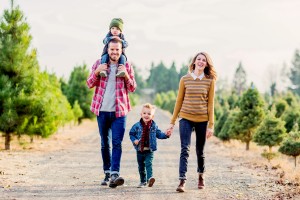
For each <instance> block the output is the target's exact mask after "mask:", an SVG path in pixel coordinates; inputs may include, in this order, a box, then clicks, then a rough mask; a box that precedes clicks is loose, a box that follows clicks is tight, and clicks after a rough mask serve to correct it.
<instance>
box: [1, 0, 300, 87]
mask: <svg viewBox="0 0 300 200" xmlns="http://www.w3.org/2000/svg"><path fill="white" fill-rule="evenodd" d="M15 5H19V6H20V8H21V10H22V11H23V12H24V14H25V16H26V20H27V22H28V23H29V25H30V27H31V29H30V33H31V35H32V37H33V40H32V47H33V48H36V49H37V51H38V60H39V63H40V66H41V69H42V70H45V69H47V71H49V72H51V73H53V72H54V73H56V74H57V75H58V76H59V77H62V76H63V77H65V78H66V79H67V78H68V77H69V75H70V73H71V71H72V70H73V68H74V67H75V66H78V65H82V64H84V63H85V64H86V65H87V66H88V68H89V69H90V68H91V66H92V65H93V64H94V62H95V61H96V60H97V59H99V58H100V56H101V53H102V50H103V44H102V40H103V38H104V37H105V35H106V34H107V32H108V31H109V23H110V21H111V19H112V18H122V19H123V21H124V30H123V34H124V35H125V38H126V40H127V41H128V44H129V46H128V47H127V49H126V55H127V57H128V59H129V60H130V61H131V62H132V63H133V64H134V65H135V66H136V67H137V68H138V69H139V72H140V74H141V75H142V76H143V77H144V78H147V76H148V75H149V73H148V72H149V69H150V67H151V63H154V64H155V65H156V64H159V63H160V62H161V61H162V62H163V63H164V64H165V65H166V66H167V67H169V66H171V64H172V62H173V61H174V62H175V64H176V66H177V67H178V70H179V68H180V67H181V66H182V65H183V64H185V65H187V64H188V61H189V59H190V58H192V57H193V56H194V55H195V54H196V53H198V52H201V51H205V52H207V53H208V54H209V55H210V56H211V58H212V60H213V62H214V66H215V68H216V71H217V73H218V77H219V78H221V79H227V80H228V82H229V84H231V82H232V78H233V76H234V73H235V70H236V68H237V67H238V64H239V63H240V62H241V63H242V65H243V67H244V69H245V70H246V73H247V76H248V77H247V80H248V82H249V83H250V82H254V84H255V85H256V86H257V88H258V89H259V90H261V91H265V90H267V89H268V88H269V86H270V84H271V80H272V81H274V80H278V79H280V77H282V74H281V69H282V68H283V66H284V65H285V66H287V67H290V66H291V62H292V59H293V56H294V53H295V50H296V49H300V37H299V36H300V26H299V20H300V12H299V8H300V1H298V0H251V1H246V0H244V1H242V0H226V1H225V0H209V1H207V0H206V1H203V0H185V1H183V0H126V1H125V0H113V1H112V0H101V1H100V0H51V1H50V0H49V1H45V0H44V1H41V0H15ZM9 7H10V1H9V0H0V13H1V16H2V15H3V9H8V8H9ZM297 24H298V25H297ZM280 75H281V76H280ZM166 78H167V77H166ZM279 87H280V85H279Z"/></svg>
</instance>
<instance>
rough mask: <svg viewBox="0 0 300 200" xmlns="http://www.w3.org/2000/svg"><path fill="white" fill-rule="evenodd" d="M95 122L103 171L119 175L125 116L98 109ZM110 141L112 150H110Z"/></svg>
mask: <svg viewBox="0 0 300 200" xmlns="http://www.w3.org/2000/svg"><path fill="white" fill-rule="evenodd" d="M97 122H98V128H99V132H100V137H101V154H102V160H103V170H104V173H111V174H118V175H119V172H120V162H121V156H122V141H123V138H124V133H125V126H126V116H124V117H118V118H117V117H116V113H115V112H101V111H100V112H99V116H97ZM110 141H112V152H111V150H110Z"/></svg>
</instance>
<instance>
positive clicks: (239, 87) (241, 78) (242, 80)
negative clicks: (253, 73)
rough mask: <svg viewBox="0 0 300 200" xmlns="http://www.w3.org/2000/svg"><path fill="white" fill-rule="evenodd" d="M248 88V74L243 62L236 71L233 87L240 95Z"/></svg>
mask: <svg viewBox="0 0 300 200" xmlns="http://www.w3.org/2000/svg"><path fill="white" fill-rule="evenodd" d="M246 88H247V74H246V71H245V70H244V68H243V65H242V63H241V62H240V63H239V66H238V68H237V69H236V71H235V75H234V77H233V89H234V91H235V92H236V94H237V95H238V96H241V95H242V93H243V92H244V91H245V90H246Z"/></svg>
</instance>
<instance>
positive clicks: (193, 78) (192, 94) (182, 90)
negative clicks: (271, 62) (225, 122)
mask: <svg viewBox="0 0 300 200" xmlns="http://www.w3.org/2000/svg"><path fill="white" fill-rule="evenodd" d="M216 78H217V75H216V71H215V69H214V66H213V63H212V60H211V58H210V57H209V55H208V54H207V53H204V52H201V53H198V54H196V56H195V57H194V58H193V59H192V62H191V64H190V65H189V73H188V74H186V75H184V76H183V77H181V79H180V83H179V89H178V96H177V100H176V104H175V107H174V111H173V117H172V119H171V124H170V127H169V129H170V130H171V131H173V128H174V125H175V121H176V119H177V117H179V118H180V120H179V133H180V142H181V153H180V162H179V180H180V183H179V186H178V187H177V189H176V191H178V192H184V191H185V183H186V179H187V178H186V172H187V164H188V157H189V152H190V144H191V134H192V131H193V130H195V132H196V153H197V161H198V169H197V172H198V173H199V182H198V188H199V189H203V188H204V176H203V173H204V170H205V165H204V146H205V142H206V138H209V137H211V136H212V135H213V126H214V94H215V92H214V88H215V80H216Z"/></svg>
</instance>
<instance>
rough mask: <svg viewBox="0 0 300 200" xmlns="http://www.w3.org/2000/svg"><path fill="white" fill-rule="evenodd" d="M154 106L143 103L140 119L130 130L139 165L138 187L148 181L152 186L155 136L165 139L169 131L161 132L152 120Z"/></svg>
mask: <svg viewBox="0 0 300 200" xmlns="http://www.w3.org/2000/svg"><path fill="white" fill-rule="evenodd" d="M154 112H155V107H154V106H153V105H151V104H150V103H146V104H144V105H143V108H142V112H141V119H140V121H139V122H137V123H135V124H134V125H133V126H132V128H131V130H130V132H129V136H130V140H131V141H132V143H133V146H134V147H135V149H136V155H137V162H138V166H139V174H140V181H141V182H140V184H139V185H138V188H142V187H145V186H146V185H147V183H148V186H149V187H152V186H153V184H154V182H155V178H154V177H153V174H152V160H153V152H154V151H156V149H157V147H156V138H158V139H167V138H169V136H170V131H168V132H167V133H163V132H162V131H161V130H159V129H158V127H157V125H156V123H155V122H154V121H153V117H154Z"/></svg>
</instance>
